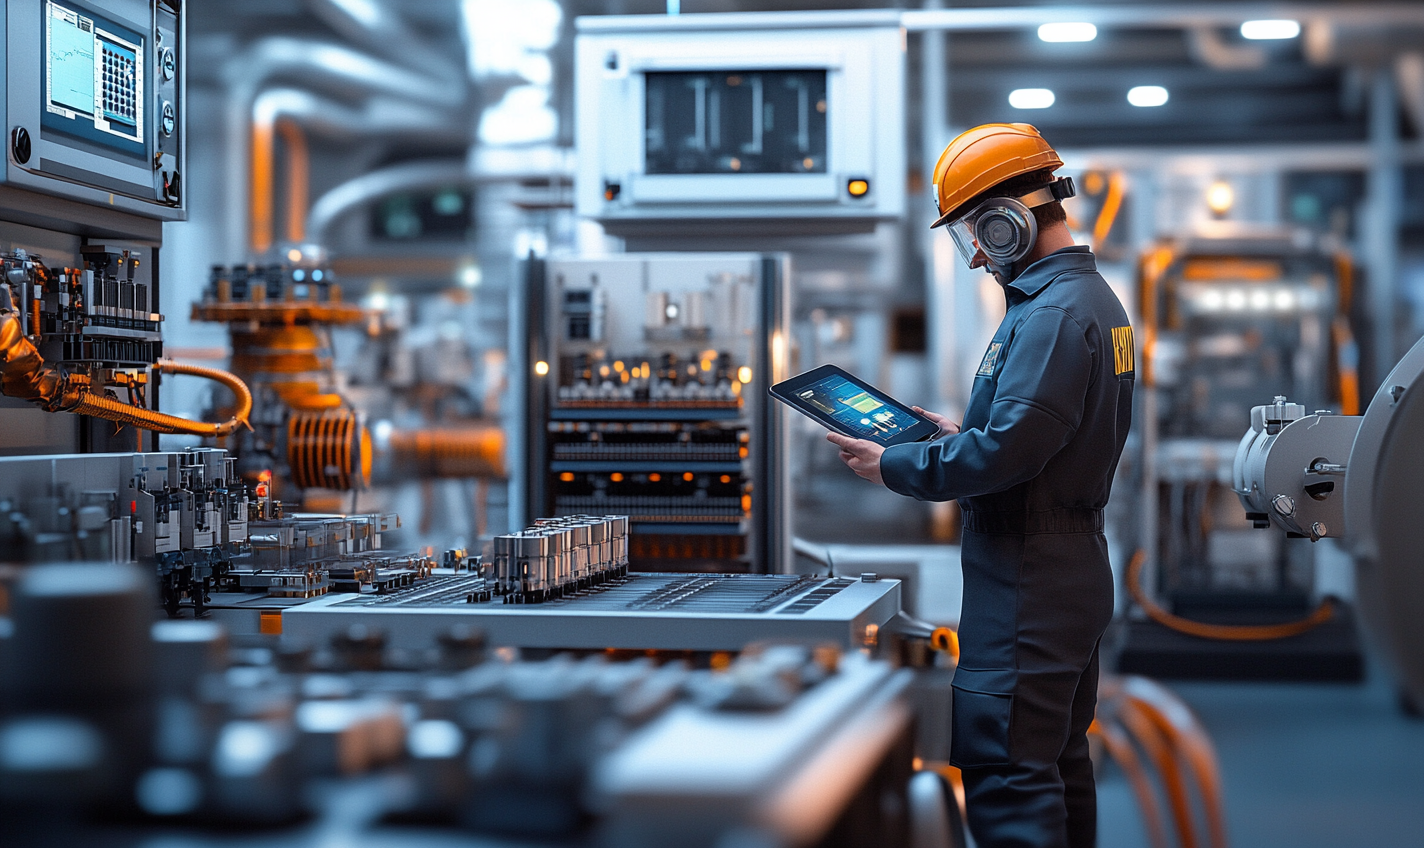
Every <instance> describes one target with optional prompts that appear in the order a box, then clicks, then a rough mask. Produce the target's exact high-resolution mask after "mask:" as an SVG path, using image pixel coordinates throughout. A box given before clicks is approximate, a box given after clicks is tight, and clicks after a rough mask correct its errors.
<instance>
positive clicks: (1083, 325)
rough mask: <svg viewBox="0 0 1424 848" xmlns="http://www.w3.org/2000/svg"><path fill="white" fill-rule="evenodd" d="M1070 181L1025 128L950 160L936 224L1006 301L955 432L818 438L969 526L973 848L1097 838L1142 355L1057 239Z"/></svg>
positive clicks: (962, 667)
mask: <svg viewBox="0 0 1424 848" xmlns="http://www.w3.org/2000/svg"><path fill="white" fill-rule="evenodd" d="M1062 165H1063V161H1062V160H1061V159H1060V158H1059V157H1058V154H1057V153H1056V152H1054V150H1053V148H1052V147H1050V146H1049V145H1048V143H1047V142H1046V141H1044V139H1043V138H1042V136H1040V135H1039V133H1038V130H1036V129H1034V128H1033V127H1031V126H1029V125H1027V124H987V125H985V126H981V127H975V128H974V129H971V130H969V131H968V132H965V133H963V134H962V135H960V136H959V137H958V138H956V139H955V140H954V141H953V142H951V143H950V145H949V146H948V147H947V148H945V151H944V153H943V154H942V155H941V156H940V158H939V163H938V164H937V165H936V166H935V175H934V176H935V184H936V187H937V189H938V197H937V199H938V204H939V206H938V208H939V212H940V216H939V219H938V220H936V221H935V223H934V226H935V227H941V226H944V227H947V228H948V230H949V233H950V235H951V236H952V237H953V238H954V242H955V245H956V246H957V247H958V248H959V252H960V254H961V255H962V256H963V258H964V260H965V261H966V262H967V263H968V264H969V266H970V267H971V268H985V269H986V270H988V271H989V272H990V273H992V274H993V275H994V278H995V279H996V280H998V282H999V284H1000V285H1001V286H1003V289H1004V297H1005V300H1006V304H1007V313H1006V314H1005V316H1004V320H1003V323H1001V324H1000V325H999V328H998V330H997V331H996V332H995V333H994V338H993V341H991V342H990V343H989V347H988V349H987V350H985V351H984V357H983V359H982V360H981V361H980V363H979V367H978V369H977V370H976V372H975V378H974V388H973V390H972V392H971V393H970V396H969V405H968V409H967V410H966V412H965V415H964V421H963V422H962V423H961V424H960V425H958V426H956V425H955V424H954V423H953V422H951V421H948V420H947V419H945V418H944V417H943V416H940V415H936V414H934V413H925V414H926V415H928V416H929V417H930V418H931V419H932V420H934V421H936V423H938V424H939V425H940V434H939V436H938V437H937V438H935V439H933V440H930V441H927V442H917V443H912V444H902V445H895V446H892V447H889V448H884V447H881V446H880V445H878V444H876V443H874V442H871V441H866V440H863V439H852V438H849V437H846V436H842V435H839V434H836V433H832V434H830V435H828V436H827V438H828V439H830V441H832V442H834V443H835V444H836V445H837V446H838V447H839V448H840V449H841V454H840V455H841V459H842V460H844V461H845V463H846V465H848V466H850V468H851V470H852V471H854V472H855V473H856V474H858V475H860V476H861V477H863V478H865V479H867V480H869V481H871V482H874V483H881V484H883V485H885V486H887V487H889V488H890V489H891V490H892V491H895V492H899V493H900V494H903V495H908V496H910V497H913V498H917V499H920V500H928V501H946V500H950V499H951V498H954V499H957V500H958V501H959V505H960V507H961V508H962V509H963V514H964V534H963V543H962V549H961V555H962V560H963V567H964V606H963V612H962V614H961V620H960V631H959V644H960V651H961V653H960V659H959V668H958V670H957V671H956V672H955V677H954V684H953V685H954V718H953V728H952V729H953V737H952V738H953V741H952V745H951V757H950V761H951V762H952V763H953V764H954V765H956V766H958V767H959V768H960V769H962V770H963V775H964V787H965V792H966V796H967V801H968V820H969V827H970V830H971V832H972V833H973V834H974V839H975V841H976V842H977V843H978V845H979V846H980V848H1006V846H1025V848H1027V846H1033V848H1051V846H1073V848H1088V846H1092V845H1093V844H1094V841H1095V836H1096V827H1097V821H1096V811H1097V800H1096V791H1095V788H1094V784H1093V771H1092V764H1091V762H1090V761H1089V759H1088V740H1087V730H1088V725H1089V724H1090V723H1091V722H1092V720H1093V711H1094V707H1095V705H1096V701H1097V685H1098V646H1099V641H1100V639H1101V637H1102V634H1103V630H1104V629H1105V628H1106V627H1107V625H1108V620H1109V618H1110V617H1111V615H1112V609H1113V577H1112V572H1111V571H1110V570H1109V567H1108V549H1107V542H1106V541H1105V539H1104V537H1103V507H1104V506H1105V505H1106V504H1107V500H1108V491H1109V488H1110V487H1111V483H1112V478H1113V471H1114V469H1116V467H1117V462H1118V457H1119V456H1120V455H1121V453H1122V446H1123V442H1124V441H1125V440H1126V438H1127V430H1128V426H1129V424H1130V422H1131V418H1132V387H1133V380H1134V368H1133V359H1134V357H1133V342H1132V328H1131V326H1130V325H1129V323H1128V319H1127V314H1126V313H1125V312H1124V311H1123V308H1122V305H1121V304H1120V303H1119V302H1118V299H1117V297H1116V296H1115V295H1114V294H1113V292H1112V290H1111V289H1110V288H1108V285H1107V283H1106V282H1104V280H1103V278H1102V276H1101V275H1099V274H1098V271H1097V267H1096V263H1095V260H1094V257H1093V254H1092V252H1091V251H1090V250H1089V249H1088V248H1087V247H1085V246H1081V245H1075V244H1074V243H1073V237H1072V235H1071V234H1070V233H1069V231H1068V227H1067V226H1066V224H1065V223H1064V222H1065V215H1064V212H1063V207H1062V205H1061V204H1060V203H1059V201H1060V200H1062V199H1064V198H1067V197H1071V196H1072V195H1073V183H1072V180H1071V179H1067V178H1056V177H1054V175H1053V172H1054V170H1056V169H1057V168H1060V167H1062ZM921 411H922V410H921Z"/></svg>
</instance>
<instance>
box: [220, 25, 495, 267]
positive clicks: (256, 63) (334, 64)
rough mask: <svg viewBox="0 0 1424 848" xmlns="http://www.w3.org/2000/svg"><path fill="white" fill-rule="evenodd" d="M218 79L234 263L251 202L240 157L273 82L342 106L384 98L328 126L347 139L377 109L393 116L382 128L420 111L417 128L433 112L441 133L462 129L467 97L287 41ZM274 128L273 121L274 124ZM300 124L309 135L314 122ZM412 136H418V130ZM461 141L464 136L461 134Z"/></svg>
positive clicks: (251, 54) (366, 60)
mask: <svg viewBox="0 0 1424 848" xmlns="http://www.w3.org/2000/svg"><path fill="white" fill-rule="evenodd" d="M222 78H223V82H224V84H225V85H226V87H227V90H228V92H229V94H228V98H227V106H226V115H225V119H226V131H227V143H226V148H227V149H228V150H229V151H231V153H232V155H230V156H228V157H227V163H228V164H227V172H226V184H227V186H228V191H227V197H228V198H229V202H230V203H231V204H233V205H236V206H237V207H238V208H236V209H231V212H232V214H230V215H229V216H228V220H229V222H230V223H229V224H228V229H227V231H226V233H225V234H224V245H223V247H224V249H225V252H226V253H227V254H228V255H230V256H234V257H235V256H238V255H240V254H242V253H244V252H245V251H246V249H247V247H248V243H249V237H250V234H251V229H250V227H249V219H250V216H251V212H252V210H250V209H243V208H242V206H243V205H244V204H245V203H248V202H250V198H251V192H250V187H249V186H248V184H247V183H248V178H249V176H250V175H249V172H248V166H249V162H250V160H251V156H250V155H249V156H244V155H242V153H243V152H245V151H249V148H248V145H249V143H250V142H251V139H250V138H249V135H250V133H251V129H250V127H251V123H252V116H253V112H254V109H255V107H256V101H257V99H258V97H259V95H260V94H261V93H262V91H263V89H264V88H266V87H268V86H269V85H270V84H271V83H272V82H273V81H275V80H279V79H293V80H300V81H301V82H302V84H303V85H304V86H307V87H309V88H310V89H315V90H317V91H322V92H325V93H328V94H331V95H333V96H337V97H341V98H344V99H347V100H361V99H367V98H371V97H372V96H374V95H385V97H383V98H380V99H379V100H377V101H375V102H368V104H367V106H366V109H365V110H363V111H362V112H360V113H356V114H359V115H360V118H352V119H342V118H340V117H338V118H337V120H336V121H335V124H336V126H337V129H338V131H341V132H347V133H349V134H353V135H354V134H361V133H364V132H365V131H366V129H365V128H364V127H359V126H356V121H357V120H368V119H370V118H373V117H374V118H376V119H378V120H379V119H380V118H381V115H377V114H373V113H375V112H376V111H377V110H378V109H379V110H386V109H394V110H395V116H394V117H393V118H392V119H391V120H380V123H381V125H382V126H389V125H390V123H392V122H393V121H394V120H395V119H410V118H412V117H413V116H412V111H413V110H416V109H418V108H420V107H424V111H422V112H421V117H420V119H418V120H417V122H416V123H417V124H418V125H427V124H428V123H429V118H430V115H431V114H432V113H433V114H438V115H439V116H441V119H442V120H441V121H440V122H439V123H440V128H441V129H443V130H445V131H446V132H448V131H449V128H450V127H452V126H453V127H460V126H463V125H464V124H467V123H468V120H467V119H466V118H465V116H464V112H463V109H464V102H465V99H466V96H467V93H468V91H467V88H466V87H465V85H464V84H463V82H451V81H448V80H445V79H442V78H438V77H432V76H429V75H427V74H422V73H419V72H416V71H413V70H411V69H409V68H406V67H403V66H400V65H396V64H393V63H391V62H387V61H383V60H380V59H377V58H375V57H373V56H371V55H369V54H366V53H362V52H360V51H356V50H352V49H350V48H347V47H343V46H340V45H337V44H331V43H326V42H317V41H310V40H305V39H298V38H291V37H287V36H272V37H269V38H264V39H262V40H260V41H258V42H256V43H254V44H253V45H252V46H251V47H249V48H247V49H246V50H244V51H243V52H242V53H240V54H239V55H238V56H236V57H234V58H233V59H232V60H230V61H229V62H228V63H227V64H225V65H224V67H223V75H222ZM287 90H288V91H291V89H287ZM297 94H298V95H301V96H305V97H308V98H312V100H311V101H308V102H309V103H312V104H314V103H322V104H331V101H328V100H323V99H320V98H318V97H317V95H315V94H312V93H309V92H308V91H300V92H297ZM325 108H327V109H330V110H332V111H345V112H348V113H349V112H350V107H346V106H341V105H338V104H332V105H331V106H328V107H325ZM313 111H315V110H313ZM275 122H276V120H275V116H274V120H273V123H274V125H275ZM302 123H304V124H305V125H306V126H308V128H311V127H312V126H313V124H314V119H309V120H305V121H303V122H302ZM327 123H328V124H330V123H331V122H329V121H328V122H327ZM415 129H416V131H419V130H420V126H417V127H416V128H415ZM463 135H464V136H467V135H468V131H466V132H464V133H463ZM270 149H271V147H270V146H269V147H268V150H269V151H270ZM269 155H270V154H269ZM269 173H270V172H269Z"/></svg>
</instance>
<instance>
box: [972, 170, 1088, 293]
mask: <svg viewBox="0 0 1424 848" xmlns="http://www.w3.org/2000/svg"><path fill="white" fill-rule="evenodd" d="M1075 194H1077V189H1076V188H1075V186H1074V185H1073V178H1072V177H1059V178H1058V179H1056V180H1054V181H1053V182H1051V183H1049V184H1048V185H1046V186H1044V187H1043V188H1040V189H1036V190H1034V191H1031V192H1029V193H1028V194H1025V195H1022V196H1020V197H991V198H989V199H988V200H986V201H984V202H983V203H982V204H980V206H979V208H978V209H976V210H975V211H974V213H973V219H974V225H973V226H974V241H975V242H976V243H977V245H978V247H979V250H981V251H983V253H984V257H985V258H986V259H988V260H989V264H990V265H991V266H993V267H994V268H996V269H997V270H999V271H1001V272H1009V271H1011V269H1012V268H1013V265H1014V263H1016V262H1018V261H1019V260H1021V259H1023V258H1024V257H1025V256H1028V254H1029V252H1030V251H1032V250H1033V245H1034V243H1035V242H1036V241H1037V240H1038V221H1037V220H1036V219H1035V218H1034V216H1033V211H1032V210H1033V208H1034V207H1035V206H1042V205H1044V204H1045V203H1052V202H1053V201H1055V200H1064V199H1067V198H1069V197H1072V196H1074V195H1075Z"/></svg>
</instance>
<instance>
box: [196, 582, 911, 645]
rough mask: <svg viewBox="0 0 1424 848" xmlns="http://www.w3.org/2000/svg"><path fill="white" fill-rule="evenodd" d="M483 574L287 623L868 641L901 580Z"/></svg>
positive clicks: (518, 640) (565, 639)
mask: <svg viewBox="0 0 1424 848" xmlns="http://www.w3.org/2000/svg"><path fill="white" fill-rule="evenodd" d="M476 580H477V578H473V577H458V576H456V577H444V578H434V579H432V581H431V582H430V583H428V584H426V586H425V587H424V588H422V589H420V590H419V591H415V592H410V594H408V595H407V598H408V600H403V599H402V596H401V594H400V593H396V594H392V595H386V596H362V595H328V596H326V597H323V598H319V599H316V600H313V601H310V602H308V603H303V604H300V605H297V606H291V607H288V608H286V609H284V610H283V611H282V612H281V619H282V635H283V637H284V638H285V639H287V640H289V641H291V642H293V643H297V644H308V645H316V644H324V643H325V642H326V640H327V639H328V638H329V637H330V636H331V635H332V634H334V633H339V632H343V631H345V630H346V629H347V628H349V627H351V626H352V625H358V624H359V625H362V626H364V627H366V628H368V629H370V630H372V631H379V632H382V633H386V634H388V636H389V638H390V640H391V644H392V645H397V646H401V647H405V648H412V649H416V648H422V647H423V646H426V645H429V644H433V643H434V640H435V638H436V636H437V635H438V634H439V633H441V632H443V631H444V630H446V629H448V628H450V627H452V626H455V625H466V626H470V627H478V628H479V629H481V630H483V631H484V632H485V633H486V634H487V635H488V638H489V641H490V643H491V644H494V645H511V646H517V647H523V648H565V649H589V650H602V649H604V648H619V649H634V650H648V649H652V650H690V651H737V650H740V649H741V648H743V647H745V646H746V645H747V644H749V643H752V642H759V641H768V640H793V641H797V642H801V643H810V644H814V643H817V642H829V643H833V644H835V645H838V646H840V647H841V648H842V649H854V648H858V647H860V646H861V645H862V644H864V642H865V639H866V636H867V633H866V628H867V627H868V626H874V627H875V628H879V627H880V626H882V625H884V624H885V623H886V622H887V621H889V620H890V619H891V617H893V616H894V614H895V613H896V612H898V611H899V609H900V581H898V580H880V581H877V582H875V583H864V582H860V581H848V580H839V579H836V580H825V579H808V578H797V577H794V576H791V575H735V574H734V575H685V574H642V573H637V574H630V575H629V576H628V577H627V579H626V581H616V582H614V583H611V584H608V585H607V587H606V588H601V589H595V590H592V591H590V592H587V593H585V594H580V595H577V596H574V597H566V598H563V599H560V600H555V601H550V602H546V603H542V604H512V603H503V602H502V599H501V598H498V597H495V598H492V599H491V600H488V601H484V602H480V603H470V602H468V601H467V597H468V595H469V591H470V589H471V587H473V586H474V585H475V581H476ZM788 587H789V588H790V591H786V590H787V589H788ZM778 591H785V594H784V595H776V594H775V593H776V592H778ZM763 603H764V604H766V606H765V608H759V607H758V605H759V604H763ZM214 605H215V606H218V607H222V608H223V609H219V610H218V611H217V612H216V613H215V614H217V615H219V616H222V615H228V614H230V613H228V612H224V610H230V611H232V613H240V612H241V611H242V610H243V609H244V608H257V607H266V608H270V604H268V602H266V601H265V600H264V599H261V598H256V597H253V598H241V597H237V598H227V597H224V598H214Z"/></svg>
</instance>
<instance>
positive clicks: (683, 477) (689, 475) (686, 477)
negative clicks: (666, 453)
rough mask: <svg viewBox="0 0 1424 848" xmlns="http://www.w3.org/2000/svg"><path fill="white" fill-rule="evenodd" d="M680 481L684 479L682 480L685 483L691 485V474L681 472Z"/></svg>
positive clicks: (689, 472)
mask: <svg viewBox="0 0 1424 848" xmlns="http://www.w3.org/2000/svg"><path fill="white" fill-rule="evenodd" d="M682 479H684V480H686V481H687V482H689V483H691V482H692V472H691V471H684V472H682Z"/></svg>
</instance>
